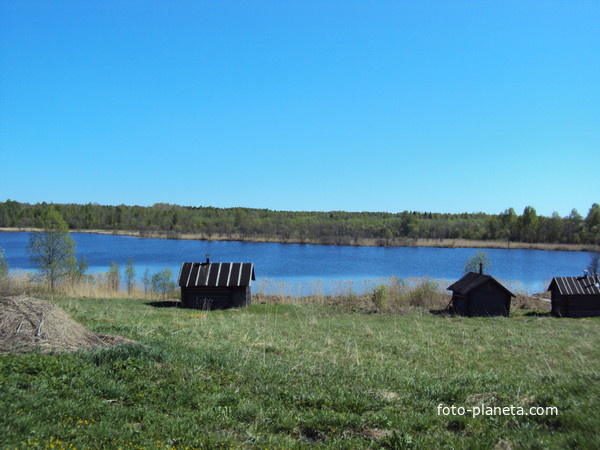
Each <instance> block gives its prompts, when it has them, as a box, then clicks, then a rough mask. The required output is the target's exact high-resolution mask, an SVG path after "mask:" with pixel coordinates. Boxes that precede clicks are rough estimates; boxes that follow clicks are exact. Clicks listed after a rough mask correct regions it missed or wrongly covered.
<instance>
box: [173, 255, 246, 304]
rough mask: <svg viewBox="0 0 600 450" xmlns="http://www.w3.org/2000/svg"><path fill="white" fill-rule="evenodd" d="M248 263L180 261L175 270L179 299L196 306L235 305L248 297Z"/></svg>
mask: <svg viewBox="0 0 600 450" xmlns="http://www.w3.org/2000/svg"><path fill="white" fill-rule="evenodd" d="M253 280H256V278H255V276H254V264H252V263H211V262H210V261H209V260H208V258H207V260H206V262H204V263H194V262H184V263H183V264H182V265H181V270H180V271H179V281H178V284H179V287H180V288H181V302H182V303H183V306H184V307H187V308H198V309H226V308H239V307H242V306H248V305H250V303H251V301H252V281H253Z"/></svg>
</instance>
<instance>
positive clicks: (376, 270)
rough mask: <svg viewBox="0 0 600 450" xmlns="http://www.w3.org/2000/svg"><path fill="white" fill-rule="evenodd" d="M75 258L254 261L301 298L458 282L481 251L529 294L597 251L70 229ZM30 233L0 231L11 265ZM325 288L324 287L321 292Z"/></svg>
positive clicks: (140, 264) (263, 275)
mask: <svg viewBox="0 0 600 450" xmlns="http://www.w3.org/2000/svg"><path fill="white" fill-rule="evenodd" d="M72 236H73V239H74V240H75V243H76V245H77V256H78V257H79V256H82V255H83V256H85V258H86V260H87V263H88V264H89V271H88V272H98V271H107V270H108V266H109V265H110V263H111V261H115V262H116V263H118V264H119V265H120V266H121V268H122V269H124V266H125V264H126V263H127V259H128V258H132V259H133V262H134V265H135V268H136V273H137V275H138V278H140V277H141V275H142V273H143V272H144V271H145V270H146V269H150V270H151V271H152V272H156V271H158V270H162V269H164V268H166V267H169V268H171V270H172V271H173V273H174V274H175V277H176V276H177V275H178V273H179V268H180V266H181V263H182V262H184V261H204V260H205V254H206V253H209V254H210V255H211V261H213V262H253V263H254V265H255V271H256V277H257V280H258V282H257V285H256V288H255V290H256V291H259V292H260V291H262V292H266V293H269V292H281V291H282V290H284V291H285V292H284V293H286V294H290V295H300V294H306V293H315V290H316V291H317V292H316V293H320V292H323V293H336V291H338V290H339V291H344V290H346V289H347V288H348V287H349V286H351V285H352V286H353V289H354V291H355V292H360V291H362V290H364V289H368V288H369V287H370V286H371V285H372V284H373V283H374V282H376V280H378V279H381V278H388V277H390V276H394V277H398V278H404V279H406V278H413V277H415V278H416V277H424V276H427V277H430V278H435V279H443V280H448V281H455V280H456V279H458V278H459V277H461V276H462V270H463V267H464V264H465V261H466V259H467V258H469V257H470V256H471V255H473V254H475V253H476V252H477V251H478V250H484V251H486V252H487V253H488V255H489V257H490V260H491V262H492V267H491V270H490V271H489V273H490V274H491V275H493V276H494V277H496V278H498V279H499V280H501V281H504V282H507V284H508V286H507V287H509V288H512V289H524V290H528V291H530V292H533V291H540V290H543V289H545V288H546V287H547V284H548V282H549V280H550V279H551V278H552V277H553V276H566V275H570V276H574V275H579V274H582V273H583V270H584V269H585V268H586V267H587V266H588V264H589V262H590V259H591V256H592V253H590V252H565V251H546V250H520V249H510V250H509V249H471V248H430V247H388V248H386V247H350V246H333V245H310V244H274V243H254V242H226V241H192V240H172V239H149V238H136V237H131V236H113V235H102V234H92V233H72ZM28 240H29V233H26V232H18V233H13V232H0V248H4V251H5V258H6V260H7V262H8V264H9V267H10V270H11V271H15V270H19V269H23V270H34V267H33V266H32V265H31V262H30V261H29V256H28V254H27V243H28ZM319 290H320V291H319Z"/></svg>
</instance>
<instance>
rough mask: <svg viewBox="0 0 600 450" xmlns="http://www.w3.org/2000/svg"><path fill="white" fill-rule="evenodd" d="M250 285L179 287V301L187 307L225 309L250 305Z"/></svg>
mask: <svg viewBox="0 0 600 450" xmlns="http://www.w3.org/2000/svg"><path fill="white" fill-rule="evenodd" d="M251 300H252V290H251V288H250V286H241V287H195V288H181V302H182V303H183V305H184V306H185V307H187V308H196V309H207V310H210V309H226V308H240V307H243V306H248V305H250V303H251Z"/></svg>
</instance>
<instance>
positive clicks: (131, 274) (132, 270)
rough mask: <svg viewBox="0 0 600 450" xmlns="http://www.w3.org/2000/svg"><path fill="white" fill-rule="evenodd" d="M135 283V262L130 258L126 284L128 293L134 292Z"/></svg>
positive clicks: (126, 271)
mask: <svg viewBox="0 0 600 450" xmlns="http://www.w3.org/2000/svg"><path fill="white" fill-rule="evenodd" d="M134 283H135V268H134V267H133V260H132V259H131V258H129V259H128V260H127V267H126V268H125V284H126V285H127V293H128V294H131V291H133V285H134Z"/></svg>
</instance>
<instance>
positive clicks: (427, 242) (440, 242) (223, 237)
mask: <svg viewBox="0 0 600 450" xmlns="http://www.w3.org/2000/svg"><path fill="white" fill-rule="evenodd" d="M0 231H6V232H27V231H40V229H38V228H26V227H12V228H7V227H5V228H1V227H0ZM71 232H72V233H94V234H111V235H118V236H133V237H139V238H155V239H181V240H206V241H239V242H271V243H280V244H313V245H348V246H358V247H436V248H512V249H524V250H552V251H574V252H581V251H590V252H594V251H600V247H598V246H597V245H593V244H558V243H542V242H537V243H536V242H533V243H532V242H509V241H497V240H472V239H424V238H419V239H411V238H390V239H369V238H352V239H349V238H322V239H310V238H304V239H294V238H287V239H283V238H276V237H273V238H266V237H259V236H247V235H243V234H236V233H229V234H219V233H211V234H206V233H178V232H172V231H144V232H140V231H133V230H71Z"/></svg>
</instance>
